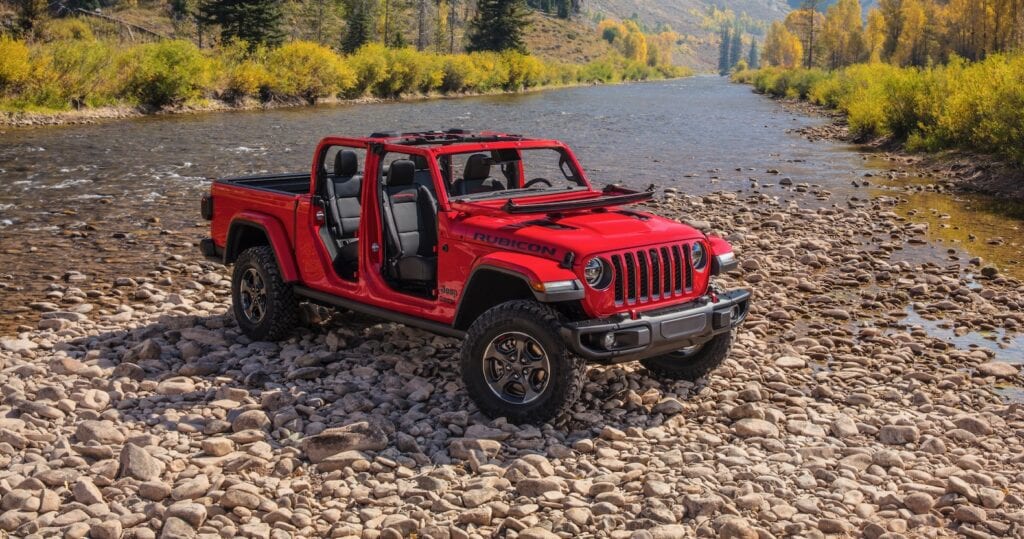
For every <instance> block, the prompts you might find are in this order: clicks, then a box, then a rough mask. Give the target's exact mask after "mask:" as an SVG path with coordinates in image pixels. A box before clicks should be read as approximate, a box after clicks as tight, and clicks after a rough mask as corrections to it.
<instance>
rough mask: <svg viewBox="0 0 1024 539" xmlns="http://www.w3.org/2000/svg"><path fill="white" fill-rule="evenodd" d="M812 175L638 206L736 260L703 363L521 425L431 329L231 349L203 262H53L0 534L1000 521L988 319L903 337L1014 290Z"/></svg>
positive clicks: (354, 320)
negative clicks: (482, 391) (123, 268)
mask: <svg viewBox="0 0 1024 539" xmlns="http://www.w3.org/2000/svg"><path fill="white" fill-rule="evenodd" d="M816 189H817V188H816V187H814V186H811V185H809V184H800V185H798V186H796V187H794V188H793V189H787V190H784V193H785V194H786V197H790V198H776V197H775V196H768V195H760V194H739V195H737V194H735V193H721V194H709V195H701V196H700V197H695V196H690V195H686V194H685V193H682V192H679V193H676V194H675V195H674V196H673V197H672V200H671V201H669V200H667V199H661V200H655V201H652V202H651V203H650V206H651V208H652V209H653V210H654V211H658V212H661V213H665V214H668V215H671V216H673V217H675V218H684V217H685V218H686V219H691V218H692V220H693V221H694V222H698V221H699V222H701V225H702V228H703V229H706V230H708V231H709V232H712V233H717V234H722V235H723V236H729V237H730V238H732V241H734V242H735V246H736V249H737V254H738V258H739V259H740V261H741V266H740V269H739V270H737V271H736V272H732V273H731V274H729V275H726V276H721V277H720V279H721V281H722V284H723V286H724V287H726V288H730V287H734V286H747V287H751V288H753V289H754V290H755V294H756V295H755V298H756V301H755V303H754V304H753V305H752V309H751V312H750V313H749V316H748V318H747V321H746V322H745V324H744V325H743V326H742V328H741V329H740V330H739V331H737V333H736V335H735V337H734V342H733V348H732V352H731V354H730V357H729V358H728V359H727V360H726V362H725V363H724V364H723V365H722V366H721V367H720V368H719V369H718V370H716V371H715V372H714V373H712V374H711V375H710V376H708V377H706V379H704V380H701V381H698V382H697V383H691V382H685V381H669V380H658V379H655V378H653V377H652V375H651V374H650V372H649V371H647V370H646V369H644V368H642V367H641V366H639V365H636V364H629V363H627V364H622V365H613V366H593V367H591V368H590V369H589V370H588V372H587V376H586V378H585V380H584V390H583V397H582V398H581V400H580V402H579V403H578V404H577V405H576V407H575V408H574V409H573V411H572V412H571V413H570V414H568V415H567V416H566V417H563V418H558V420H557V421H553V422H552V423H551V424H548V425H541V426H527V425H523V426H517V425H512V424H509V423H508V422H507V421H504V420H502V419H496V420H491V419H488V418H486V417H484V416H483V415H482V414H481V413H479V411H478V410H477V409H476V407H475V406H474V405H473V404H472V402H471V401H469V400H468V398H467V397H466V394H465V390H464V389H463V388H462V383H461V379H460V376H459V373H458V369H457V368H455V367H453V365H457V364H458V363H457V362H458V357H459V355H460V353H461V348H460V345H459V343H458V341H456V340H454V339H450V338H447V337H438V336H435V335H432V334H429V333H426V332H423V331H420V330H416V329H412V328H408V327H404V326H401V325H397V324H392V323H385V322H381V321H379V320H373V319H368V318H364V317H360V316H355V315H352V314H350V313H345V312H339V313H337V314H336V315H335V316H334V318H333V319H332V318H330V317H324V318H323V319H322V322H321V323H314V324H310V325H309V326H307V327H305V328H303V329H301V330H299V331H297V332H296V333H295V334H294V335H293V336H292V337H290V338H289V339H286V340H283V341H281V342H278V343H265V342H253V341H251V340H249V339H247V338H245V337H244V336H243V335H242V334H241V332H240V331H239V330H238V328H237V326H236V325H235V323H234V321H233V318H232V316H231V314H230V303H229V297H230V287H229V286H228V284H227V281H226V279H227V277H228V276H229V275H230V269H225V268H224V267H222V266H220V265H218V264H216V263H213V262H208V261H206V260H204V259H200V258H199V257H197V256H195V255H193V254H191V251H189V254H188V255H169V256H168V257H167V260H166V261H165V262H164V263H163V264H162V265H160V267H158V268H154V269H153V272H152V273H151V274H148V275H147V274H142V275H134V276H130V277H129V276H124V280H122V281H119V283H118V285H117V286H116V287H112V286H110V285H109V284H103V283H99V282H92V281H89V282H83V281H78V279H80V277H78V275H81V276H82V277H85V274H86V272H85V270H83V273H81V274H73V275H70V276H69V278H68V279H67V280H65V279H63V278H61V276H60V275H59V274H58V275H56V276H55V277H54V279H53V280H52V281H49V282H48V285H47V286H50V287H51V288H52V289H53V290H51V291H52V292H57V293H59V294H54V295H52V296H51V297H46V298H41V299H45V301H41V302H39V304H38V305H36V306H34V307H30V308H29V309H28V312H30V313H32V315H33V316H45V317H43V318H40V320H41V321H45V322H46V323H41V324H38V325H33V324H34V322H30V323H28V324H27V325H26V326H25V328H24V329H20V330H19V333H17V334H16V335H15V334H12V335H5V336H3V338H2V339H0V387H2V388H3V390H4V399H3V400H2V401H0V463H2V466H0V529H2V530H3V531H4V533H7V534H9V535H10V536H12V537H22V536H28V537H36V536H66V537H87V536H90V537H100V538H107V537H118V538H120V537H124V538H128V537H131V538H138V539H146V538H155V537H204V538H206V537H210V538H212V537H218V536H219V537H267V538H275V539H276V538H284V537H367V538H389V537H405V536H410V535H411V534H413V533H416V534H419V535H421V536H423V537H428V536H430V537H459V538H466V539H468V538H470V537H474V538H475V537H505V536H509V537H511V536H513V535H516V536H518V537H521V538H523V537H575V536H579V537H591V536H599V537H610V538H616V539H627V538H634V537H635V538H636V539H641V538H643V539H646V538H684V537H712V536H716V535H717V536H719V537H737V538H748V537H749V538H753V537H823V536H825V535H831V536H852V535H858V534H863V535H864V536H866V537H871V538H877V537H883V536H885V537H897V536H906V537H909V536H915V537H916V536H924V537H941V536H945V535H948V534H949V533H962V534H964V535H971V536H974V537H988V536H992V537H1010V536H1014V534H1015V533H1018V531H1019V529H1020V526H1021V525H1022V524H1024V521H1022V520H1021V518H1020V515H1021V514H1022V512H1024V476H1022V475H1021V472H1020V462H1019V457H1018V456H1019V455H1021V454H1024V445H1022V442H1021V436H1020V433H1021V429H1022V426H1024V407H1022V406H1021V405H1020V404H1019V403H1016V402H1013V401H1007V400H1006V399H1005V398H1004V394H1003V393H1001V391H1002V389H1001V388H1004V387H1007V386H1010V385H1013V384H1018V383H1020V381H1021V372H1020V368H1019V367H1018V366H1017V365H1014V364H1010V363H1007V362H1006V360H1008V359H1012V354H1008V353H1006V352H1005V351H1004V350H1002V349H999V347H998V346H996V345H997V344H1002V341H1001V338H1000V340H997V341H995V342H994V343H993V346H991V347H975V348H968V347H963V346H961V345H959V344H958V341H948V340H946V339H944V338H942V336H941V335H939V334H938V333H935V332H934V330H933V329H932V328H933V327H935V326H937V327H939V328H946V327H947V326H948V331H949V332H950V333H953V332H956V334H957V335H958V336H960V337H961V338H969V337H971V336H972V335H974V334H975V333H976V332H986V334H992V335H996V334H998V335H1002V334H1003V333H1005V334H1006V335H1007V336H1012V335H1016V333H1015V332H1018V331H1020V329H1019V328H1021V327H1022V326H1024V316H1021V315H1020V311H1021V306H1024V287H1022V285H1021V284H1020V283H1019V282H1017V281H1014V280H1013V279H1012V278H1010V277H1009V276H1008V275H1007V274H1006V273H1005V272H997V273H995V274H993V275H992V276H990V277H985V278H984V279H983V280H978V281H971V280H969V278H968V274H967V273H966V272H963V271H960V269H958V268H956V267H947V266H944V265H942V264H917V265H914V264H909V263H907V262H905V261H904V260H903V259H902V258H901V257H899V256H897V252H898V251H899V250H901V249H902V248H903V247H904V245H905V244H907V243H909V242H910V240H911V239H912V238H922V237H925V236H923V235H922V233H923V232H927V230H928V229H927V228H922V227H919V226H917V225H916V223H915V219H913V218H912V217H913V216H908V215H906V214H905V213H900V212H902V211H903V210H902V209H901V208H900V203H899V201H898V200H895V199H894V200H887V199H885V198H884V197H875V198H872V199H870V200H860V201H859V202H860V203H862V204H863V206H853V207H848V206H846V205H835V206H830V205H824V206H822V205H816V206H810V205H804V204H803V202H802V201H803V200H806V199H805V198H803V197H808V198H810V197H815V196H817V195H815V194H814V193H813V191H815V190H816ZM867 191H868V190H866V189H865V190H864V191H863V192H865V193H866V192H867ZM726 195H729V196H726ZM851 227H852V229H855V230H857V231H858V233H857V234H853V235H851V234H849V233H847V230H849V229H851ZM126 232H127V231H126ZM131 236H132V237H135V236H136V234H135V233H134V232H133V233H132V235H131ZM182 238H184V236H182ZM175 241H177V240H175ZM184 241H187V240H183V242H184ZM979 267H981V264H980V263H979V264H978V265H976V268H979ZM88 273H89V275H91V274H92V272H91V271H90V272H88ZM72 278H73V279H72ZM88 279H92V277H91V276H90V277H88ZM76 289H78V290H77V291H76ZM140 291H144V293H139V292H140ZM62 298H81V299H80V301H86V300H87V303H88V304H89V305H92V307H91V308H89V309H83V310H82V311H81V312H79V311H78V309H77V307H76V306H77V305H81V304H80V303H71V302H69V301H64V299H62ZM43 303H50V304H52V305H43ZM911 312H914V313H916V316H914V317H912V318H911V317H908V316H907V314H908V313H911ZM926 322H927V323H926ZM1014 328H1017V329H1014ZM1017 338H1019V337H1017ZM997 384H998V385H997ZM887 534H888V535H887Z"/></svg>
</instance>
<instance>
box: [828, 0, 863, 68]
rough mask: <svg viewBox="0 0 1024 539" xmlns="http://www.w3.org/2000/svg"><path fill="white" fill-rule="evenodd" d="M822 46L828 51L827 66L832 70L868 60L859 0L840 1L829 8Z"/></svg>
mask: <svg viewBox="0 0 1024 539" xmlns="http://www.w3.org/2000/svg"><path fill="white" fill-rule="evenodd" d="M821 44H822V47H823V48H824V49H825V50H826V51H827V57H826V62H827V65H828V67H830V68H832V69H835V68H838V67H842V66H846V65H850V64H853V63H856V62H861V61H864V60H865V59H866V54H865V51H866V46H865V43H864V28H863V26H862V23H861V7H860V1H859V0H839V1H838V2H836V3H835V4H834V5H832V7H830V8H828V11H827V12H826V14H825V24H824V26H823V27H822V31H821Z"/></svg>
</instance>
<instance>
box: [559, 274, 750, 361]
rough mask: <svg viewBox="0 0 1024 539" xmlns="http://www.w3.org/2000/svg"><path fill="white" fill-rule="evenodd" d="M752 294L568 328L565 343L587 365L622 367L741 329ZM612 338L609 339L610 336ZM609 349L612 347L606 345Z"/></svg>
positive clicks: (720, 296) (706, 299) (724, 295)
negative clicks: (733, 329) (591, 363)
mask: <svg viewBox="0 0 1024 539" xmlns="http://www.w3.org/2000/svg"><path fill="white" fill-rule="evenodd" d="M749 309H750V290H746V289H736V290H730V291H728V292H721V293H718V294H717V295H716V296H703V297H701V298H699V299H697V300H696V301H692V302H690V303H686V304H683V305H678V306H674V307H670V308H666V309H659V310H656V311H651V312H648V313H643V314H640V315H639V316H638V317H637V318H635V319H633V318H630V317H629V315H625V314H623V315H619V316H617V317H613V318H606V319H602V320H584V321H582V322H570V323H566V324H564V325H563V327H562V338H563V339H565V342H566V344H567V345H568V346H569V347H570V348H571V349H572V350H573V351H574V352H575V353H576V354H578V355H580V356H581V357H583V358H584V359H586V360H587V361H591V362H595V363H623V362H626V361H636V360H638V359H645V358H648V357H653V356H658V355H662V354H667V353H669V352H674V351H676V350H679V349H680V348H686V347H688V346H695V345H698V344H703V343H705V342H707V341H709V340H711V338H712V337H714V336H715V335H719V334H721V333H725V332H727V331H730V330H732V328H734V327H736V326H738V325H740V324H741V323H743V320H744V319H746V317H747V312H748V311H749ZM609 334H610V335H611V336H612V337H608V335H609ZM609 340H610V341H611V343H612V345H611V347H608V346H607V344H608V341H609Z"/></svg>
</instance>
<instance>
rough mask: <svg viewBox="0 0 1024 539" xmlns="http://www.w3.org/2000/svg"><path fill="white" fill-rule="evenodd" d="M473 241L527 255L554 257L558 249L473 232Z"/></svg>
mask: <svg viewBox="0 0 1024 539" xmlns="http://www.w3.org/2000/svg"><path fill="white" fill-rule="evenodd" d="M473 239H474V240H476V241H482V242H484V243H490V244H491V245H497V246H498V247H505V248H507V249H516V250H519V251H526V252H528V253H536V254H541V255H549V256H555V254H557V253H558V249H555V248H554V247H549V246H547V245H541V244H539V243H533V242H531V241H526V240H516V239H512V238H503V237H501V236H492V235H490V234H484V233H483V232H474V233H473Z"/></svg>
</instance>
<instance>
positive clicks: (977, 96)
mask: <svg viewBox="0 0 1024 539" xmlns="http://www.w3.org/2000/svg"><path fill="white" fill-rule="evenodd" d="M816 71H817V70H805V69H790V70H785V69H780V68H763V69H760V70H758V71H756V72H755V73H753V74H743V75H742V76H739V75H738V76H737V79H740V80H749V81H750V82H751V83H752V84H753V85H754V87H755V89H757V90H758V91H760V92H764V93H769V94H772V95H776V96H792V97H797V96H799V97H802V98H804V99H809V100H811V101H813V102H815V103H818V104H821V105H824V106H828V107H834V108H837V109H839V110H841V111H842V112H844V113H845V114H846V117H847V122H848V123H849V126H850V130H851V131H852V132H853V133H854V134H855V135H858V136H873V135H887V136H893V137H895V138H896V139H899V140H905V141H906V142H907V146H908V147H909V148H910V149H921V150H929V151H931V150H938V149H943V148H951V147H956V148H968V149H973V150H977V151H981V152H988V153H996V154H1001V155H1004V156H1007V157H1010V158H1011V159H1014V160H1017V161H1019V162H1024V114H1021V111H1022V110H1024V54H1015V55H993V56H990V57H988V58H986V59H985V60H983V61H980V62H974V63H968V62H966V61H964V60H961V59H958V58H953V59H951V61H950V62H949V63H948V64H947V65H945V66H939V67H933V68H915V67H906V68H900V67H896V66H892V65H889V64H882V63H871V64H855V65H852V66H849V67H847V68H844V69H842V70H840V71H834V72H830V73H823V72H820V71H817V72H816Z"/></svg>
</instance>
